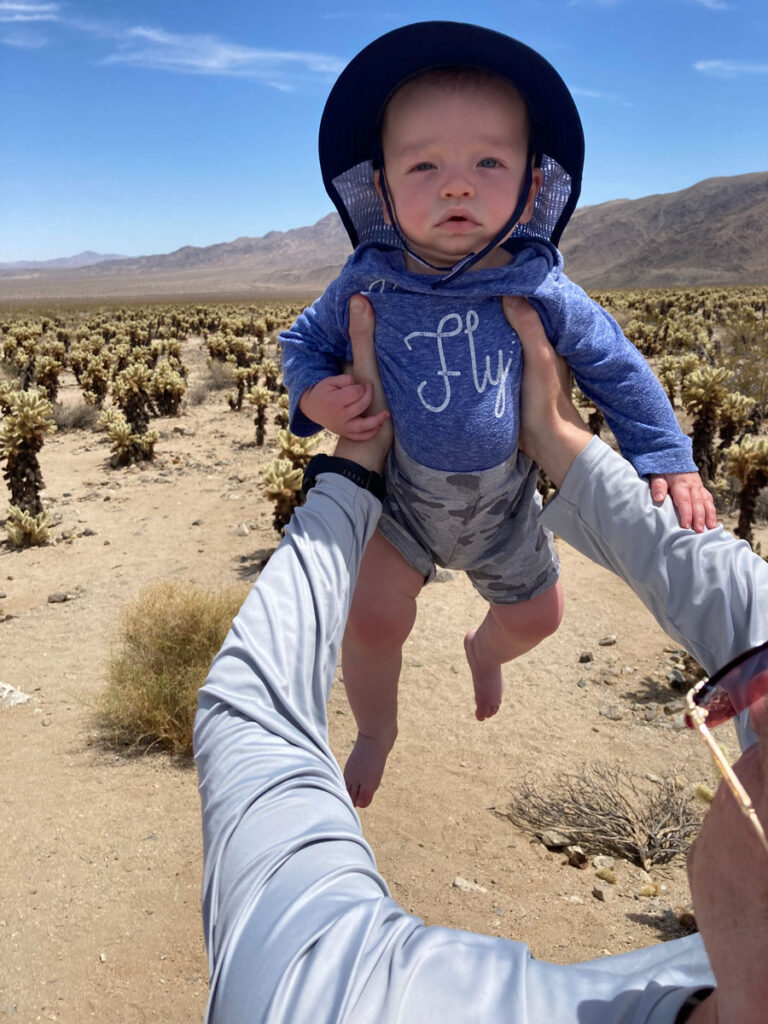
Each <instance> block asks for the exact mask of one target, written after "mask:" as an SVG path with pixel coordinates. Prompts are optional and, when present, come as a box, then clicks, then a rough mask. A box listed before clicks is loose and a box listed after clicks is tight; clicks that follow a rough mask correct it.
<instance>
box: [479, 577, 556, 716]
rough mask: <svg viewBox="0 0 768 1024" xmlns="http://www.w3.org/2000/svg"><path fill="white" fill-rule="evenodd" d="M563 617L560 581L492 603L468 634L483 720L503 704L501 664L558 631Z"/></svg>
mask: <svg viewBox="0 0 768 1024" xmlns="http://www.w3.org/2000/svg"><path fill="white" fill-rule="evenodd" d="M562 617H563V592H562V589H561V587H560V583H559V582H558V583H555V584H554V586H551V587H550V588H549V590H545V591H544V592H543V593H542V594H538V595H537V596H536V597H532V598H531V599H530V601H520V602H518V603H517V604H492V605H489V608H488V613H487V615H486V616H485V618H484V619H483V621H482V623H481V625H480V626H479V628H478V629H473V630H470V632H469V633H467V635H466V636H465V637H464V650H465V652H466V655H467V661H468V662H469V667H470V669H471V671H472V682H473V683H474V686H475V705H476V707H475V717H476V718H477V720H478V721H479V722H482V721H483V720H484V719H486V718H490V717H491V716H492V715H495V714H496V712H497V711H498V710H499V708H500V707H501V691H502V682H501V666H502V665H503V664H504V663H505V662H507V661H512V659H513V658H518V657H519V656H520V655H521V654H525V652H526V651H530V650H531V649H532V648H534V647H535V646H536V645H537V644H539V643H541V641H542V640H543V639H544V638H545V637H548V636H550V635H551V634H552V633H554V632H555V630H556V629H557V627H558V626H559V625H560V620H561V619H562Z"/></svg>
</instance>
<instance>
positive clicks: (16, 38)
mask: <svg viewBox="0 0 768 1024" xmlns="http://www.w3.org/2000/svg"><path fill="white" fill-rule="evenodd" d="M0 43H2V44H3V46H12V47H14V49H16V50H39V49H41V47H43V46H47V45H48V40H47V39H44V38H43V37H42V36H36V35H32V34H31V33H29V32H8V33H6V34H5V35H2V36H0Z"/></svg>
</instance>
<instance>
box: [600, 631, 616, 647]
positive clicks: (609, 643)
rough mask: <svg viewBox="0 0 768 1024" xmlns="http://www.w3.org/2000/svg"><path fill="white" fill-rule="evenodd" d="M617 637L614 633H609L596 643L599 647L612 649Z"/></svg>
mask: <svg viewBox="0 0 768 1024" xmlns="http://www.w3.org/2000/svg"><path fill="white" fill-rule="evenodd" d="M617 639H618V637H617V636H616V634H615V633H609V634H608V635H607V636H603V637H601V638H600V639H599V640H598V641H597V643H598V646H599V647H613V645H614V644H615V643H616V641H617Z"/></svg>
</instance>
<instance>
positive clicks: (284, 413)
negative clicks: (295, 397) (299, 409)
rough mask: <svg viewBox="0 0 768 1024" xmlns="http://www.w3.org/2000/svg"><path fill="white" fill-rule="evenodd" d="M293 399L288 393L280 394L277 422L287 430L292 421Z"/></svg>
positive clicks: (276, 414)
mask: <svg viewBox="0 0 768 1024" xmlns="http://www.w3.org/2000/svg"><path fill="white" fill-rule="evenodd" d="M290 410H291V400H290V398H289V397H288V395H280V396H279V397H278V399H277V412H276V413H275V423H276V424H277V425H278V427H281V428H282V429H283V430H285V429H286V428H287V426H288V424H289V422H290Z"/></svg>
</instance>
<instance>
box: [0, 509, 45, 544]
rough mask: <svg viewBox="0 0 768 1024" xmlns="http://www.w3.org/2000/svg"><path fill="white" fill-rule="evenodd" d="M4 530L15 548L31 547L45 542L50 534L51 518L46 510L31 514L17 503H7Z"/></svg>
mask: <svg viewBox="0 0 768 1024" xmlns="http://www.w3.org/2000/svg"><path fill="white" fill-rule="evenodd" d="M7 515H8V518H7V519H6V521H5V532H6V535H7V537H8V540H9V541H10V543H11V544H12V545H13V547H15V548H31V547H36V546H38V545H40V544H46V543H47V542H48V540H49V539H50V536H51V520H50V517H49V516H48V513H47V512H40V513H39V514H38V515H36V516H32V515H30V514H29V512H25V511H23V509H20V508H19V507H18V506H17V505H9V506H8V512H7Z"/></svg>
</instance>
